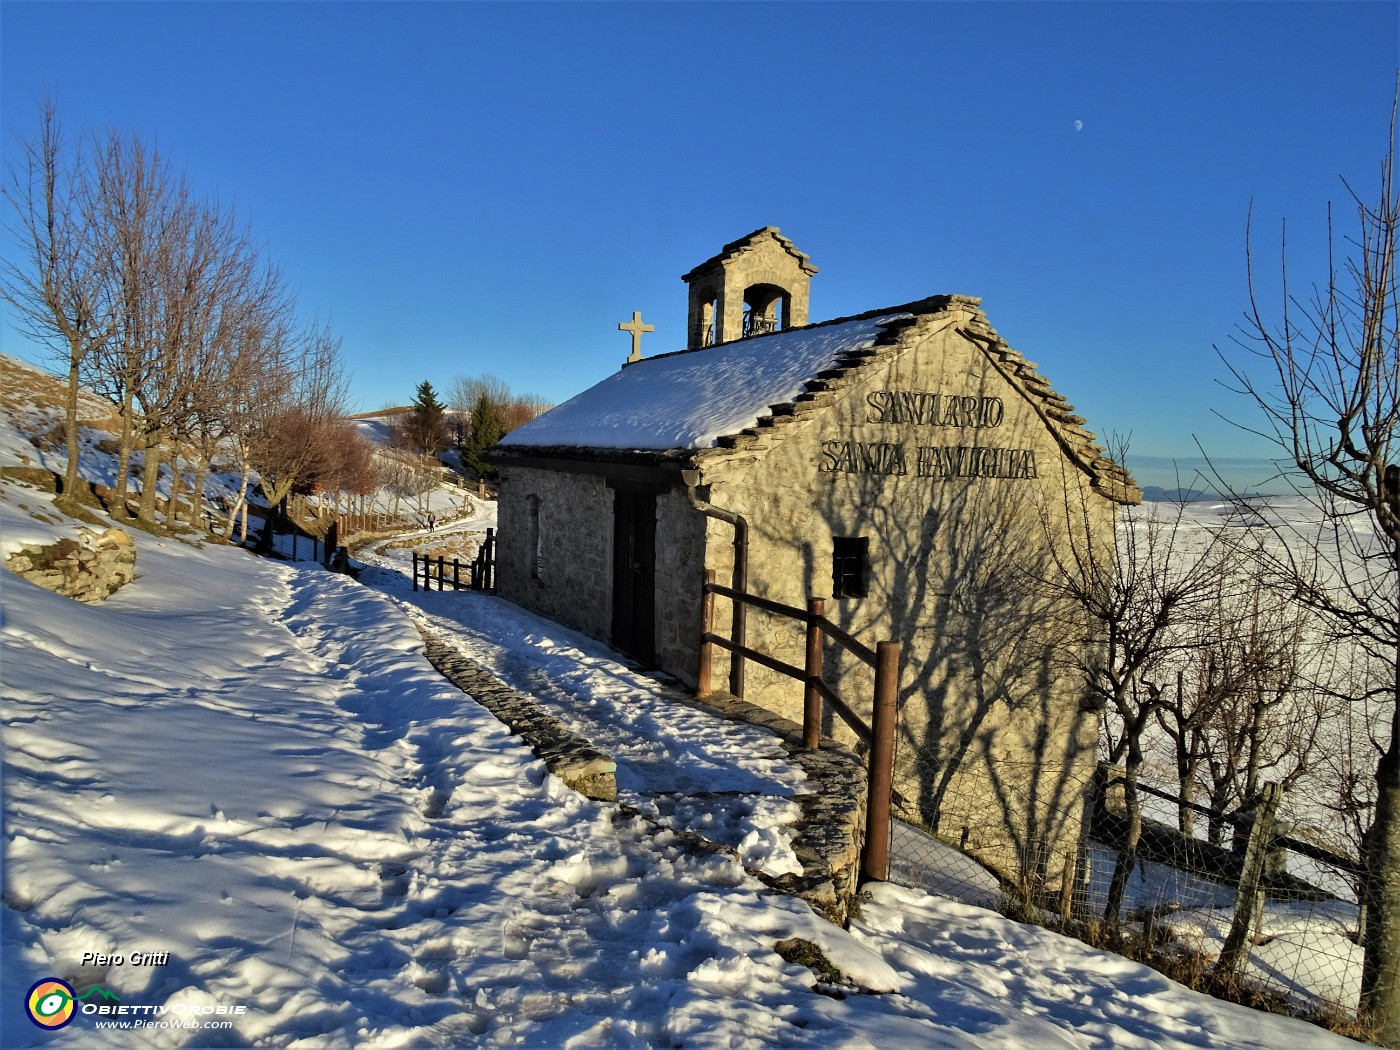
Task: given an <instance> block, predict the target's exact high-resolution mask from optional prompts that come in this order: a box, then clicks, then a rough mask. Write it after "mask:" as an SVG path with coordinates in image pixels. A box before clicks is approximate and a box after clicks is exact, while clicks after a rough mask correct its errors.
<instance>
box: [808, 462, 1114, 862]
mask: <svg viewBox="0 0 1400 1050" xmlns="http://www.w3.org/2000/svg"><path fill="white" fill-rule="evenodd" d="M822 478H823V479H824V480H825V479H829V487H828V488H827V490H826V492H824V493H823V494H822V497H821V499H820V501H819V503H818V508H817V509H818V511H819V513H821V514H822V516H823V517H824V518H825V520H826V522H827V525H828V526H829V527H830V529H831V531H832V535H834V536H868V537H870V549H871V562H872V565H871V572H870V582H871V587H870V591H869V593H868V595H867V596H866V597H865V598H861V599H855V600H843V601H836V602H833V603H830V605H829V606H828V616H829V617H830V618H831V619H832V620H833V621H835V622H837V623H839V624H840V625H841V626H842V627H843V628H844V629H845V630H847V631H849V632H850V633H851V634H853V635H854V636H856V637H857V638H860V639H862V640H863V641H865V642H866V643H867V644H870V645H872V647H873V643H874V641H875V640H876V639H877V638H885V637H891V636H892V637H894V638H895V640H897V641H899V642H900V644H901V646H902V652H901V663H902V672H901V680H900V690H899V728H898V737H897V759H896V765H897V768H896V782H897V784H898V785H899V786H900V789H901V790H902V791H905V792H906V793H907V797H908V804H909V806H910V807H911V808H912V809H913V810H914V815H916V816H917V818H918V819H919V820H920V822H922V823H923V824H925V825H927V826H928V827H930V828H933V829H935V830H938V831H942V832H944V833H945V837H951V836H952V833H954V832H955V831H956V830H957V829H958V828H959V826H961V827H967V826H968V825H969V824H970V825H972V826H973V827H976V828H978V829H979V834H980V835H981V837H982V838H984V839H986V840H987V841H988V842H990V841H992V840H993V839H995V840H996V843H995V846H994V847H989V849H990V850H991V854H994V858H993V856H991V855H989V856H988V858H987V859H988V860H989V861H991V862H993V863H994V864H995V866H997V867H999V868H1001V869H1003V871H1004V873H1008V874H1011V872H1007V871H1006V869H1008V868H1015V869H1016V870H1015V872H1014V875H1015V876H1016V877H1017V878H1018V879H1024V878H1025V877H1026V876H1027V875H1028V874H1029V872H1028V871H1027V870H1026V863H1025V862H1026V861H1030V860H1032V859H1033V858H1036V857H1041V856H1043V855H1044V854H1045V852H1046V843H1047V842H1052V841H1061V840H1062V838H1063V836H1064V835H1066V834H1069V833H1071V832H1072V833H1074V834H1077V829H1078V827H1079V819H1080V816H1081V814H1082V802H1081V794H1082V791H1083V789H1084V784H1083V783H1081V781H1082V780H1083V777H1082V776H1081V774H1082V769H1083V765H1084V757H1083V756H1084V750H1085V748H1086V746H1087V747H1088V748H1089V753H1090V757H1092V733H1090V734H1089V736H1088V737H1087V739H1086V736H1085V732H1084V728H1083V727H1084V724H1085V723H1084V716H1083V715H1082V713H1081V705H1080V700H1081V693H1082V689H1081V688H1080V686H1079V682H1078V679H1077V677H1076V676H1075V674H1074V666H1073V661H1072V660H1071V659H1070V658H1069V654H1070V653H1072V652H1073V651H1074V649H1075V648H1076V647H1077V646H1078V645H1079V644H1081V643H1082V641H1083V638H1084V635H1083V633H1082V629H1081V628H1079V627H1078V626H1077V625H1076V621H1075V617H1074V611H1073V609H1072V608H1071V607H1069V606H1068V605H1067V603H1066V602H1065V601H1064V599H1063V597H1062V596H1058V595H1057V594H1056V593H1055V592H1054V591H1053V589H1052V588H1049V587H1047V586H1046V585H1045V582H1044V581H1045V580H1046V579H1048V578H1049V577H1050V568H1051V565H1052V562H1053V559H1052V558H1051V555H1050V551H1049V548H1048V545H1047V544H1048V542H1049V541H1050V539H1051V537H1050V536H1049V535H1048V533H1047V529H1046V515H1045V514H1044V509H1043V507H1042V506H1041V503H1042V501H1043V499H1044V498H1045V497H1044V493H1045V491H1046V486H1045V485H1044V482H1043V481H1034V480H1018V479H1010V478H980V477H971V478H968V477H956V478H945V479H940V478H918V477H912V476H885V475H866V474H837V475H822ZM897 487H898V488H897ZM914 508H920V509H921V510H922V515H921V516H917V517H916V515H915V513H914ZM811 561H813V562H816V563H817V564H816V565H814V566H813V571H814V572H818V571H820V567H821V566H820V559H812V560H811ZM807 582H808V585H809V587H811V588H814V589H815V590H814V591H810V590H809V593H822V588H823V587H824V586H825V587H829V586H830V580H829V579H827V580H823V579H821V578H820V577H818V578H816V579H812V580H809V581H807ZM886 612H889V614H890V620H884V619H883V617H884V614H885V613H886ZM891 620H892V621H893V627H892V626H891ZM829 660H830V663H829V664H828V666H832V667H834V668H835V669H836V671H837V674H838V675H839V676H841V680H842V681H843V683H844V682H845V681H849V680H851V679H852V678H856V679H859V678H861V677H862V673H863V667H861V668H856V667H854V666H853V665H854V662H855V661H854V658H852V657H850V656H849V655H848V654H845V653H844V650H836V651H833V652H831V653H830V654H829ZM843 692H844V694H845V695H846V696H847V699H848V700H849V701H852V702H854V703H856V704H858V710H859V711H860V713H861V714H862V715H863V716H864V717H867V718H868V717H869V714H870V710H869V700H868V697H869V695H870V691H869V690H868V689H866V688H858V689H851V690H849V691H843ZM1003 825H1004V826H1003ZM966 834H967V833H966V832H964V837H965V836H966ZM973 845H974V847H975V845H976V843H974V844H973ZM1034 866H1035V867H1040V866H1043V862H1041V861H1035V862H1034Z"/></svg>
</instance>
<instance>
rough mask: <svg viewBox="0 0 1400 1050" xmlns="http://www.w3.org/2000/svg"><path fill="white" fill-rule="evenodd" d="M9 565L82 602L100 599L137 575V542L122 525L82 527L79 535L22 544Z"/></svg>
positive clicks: (7, 566)
mask: <svg viewBox="0 0 1400 1050" xmlns="http://www.w3.org/2000/svg"><path fill="white" fill-rule="evenodd" d="M5 568H7V569H9V570H10V571H11V572H13V573H15V574H16V575H17V576H22V577H23V578H24V579H26V580H28V581H29V582H30V583H36V584H38V585H39V586H40V587H44V588H46V589H47V590H50V591H55V592H57V593H58V594H62V595H65V596H66V597H69V598H74V599H76V600H78V601H80V602H100V601H102V600H103V599H104V598H106V597H108V596H109V595H110V594H112V593H113V592H114V591H116V590H117V588H119V587H122V586H124V585H126V584H128V583H130V582H131V581H132V580H133V579H135V577H136V544H135V542H133V540H132V539H131V537H130V536H128V535H127V534H126V533H125V532H123V531H122V530H121V529H107V530H106V531H105V532H100V533H99V532H96V531H94V530H93V529H79V530H78V538H77V539H62V540H59V541H58V542H56V543H51V544H48V545H47V546H40V545H30V546H26V547H21V548H20V549H19V550H17V551H15V552H14V553H12V554H10V555H9V557H7V558H6V559H5Z"/></svg>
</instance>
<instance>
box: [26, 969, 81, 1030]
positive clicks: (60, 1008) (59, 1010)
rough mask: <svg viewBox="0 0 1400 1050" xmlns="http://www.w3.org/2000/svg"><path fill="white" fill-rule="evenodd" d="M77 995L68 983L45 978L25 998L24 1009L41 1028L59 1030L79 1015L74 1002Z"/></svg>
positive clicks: (55, 978)
mask: <svg viewBox="0 0 1400 1050" xmlns="http://www.w3.org/2000/svg"><path fill="white" fill-rule="evenodd" d="M76 999H77V994H76V993H75V992H74V991H73V986H72V985H71V984H69V983H68V982H67V981H60V980H59V979H58V978H57V977H45V978H44V979H43V980H42V981H35V982H34V987H32V988H30V989H29V995H27V996H26V997H25V1000H24V1009H25V1012H26V1013H28V1014H29V1019H30V1020H31V1021H33V1022H34V1023H35V1024H37V1025H38V1026H39V1027H40V1028H48V1029H58V1028H62V1027H63V1026H64V1025H66V1024H68V1022H69V1021H71V1020H73V1015H74V1014H75V1013H77V1007H76V1006H75V1005H74V1001H75V1000H76Z"/></svg>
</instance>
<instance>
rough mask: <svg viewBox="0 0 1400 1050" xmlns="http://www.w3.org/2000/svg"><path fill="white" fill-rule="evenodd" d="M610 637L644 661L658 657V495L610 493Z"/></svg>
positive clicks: (650, 660) (619, 491) (626, 651)
mask: <svg viewBox="0 0 1400 1050" xmlns="http://www.w3.org/2000/svg"><path fill="white" fill-rule="evenodd" d="M613 496H614V502H613V615H612V643H613V645H614V646H615V647H616V648H618V649H620V650H621V651H622V652H624V653H627V654H628V655H630V656H635V657H636V658H637V659H638V660H641V661H642V662H644V663H653V662H655V660H656V497H655V496H654V495H652V494H651V493H649V492H625V491H623V490H621V489H619V490H617V491H615V492H614V494H613Z"/></svg>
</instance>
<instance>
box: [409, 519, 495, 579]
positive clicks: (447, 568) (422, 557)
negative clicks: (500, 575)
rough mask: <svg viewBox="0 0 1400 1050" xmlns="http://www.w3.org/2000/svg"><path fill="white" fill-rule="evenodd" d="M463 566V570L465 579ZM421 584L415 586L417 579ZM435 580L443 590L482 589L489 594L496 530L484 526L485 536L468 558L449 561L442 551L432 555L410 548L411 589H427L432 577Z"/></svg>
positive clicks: (493, 565) (493, 571) (492, 573)
mask: <svg viewBox="0 0 1400 1050" xmlns="http://www.w3.org/2000/svg"><path fill="white" fill-rule="evenodd" d="M463 569H465V570H466V573H465V579H464V578H463V571H462V570H463ZM420 580H421V581H422V582H423V586H422V587H421V588H420V587H419V586H418V582H419V581H420ZM434 580H436V581H437V589H438V590H440V591H441V590H446V589H447V587H449V586H450V587H451V588H452V589H453V590H454V591H460V590H463V589H465V590H469V591H486V592H488V593H490V594H495V593H496V530H495V529H487V530H486V539H485V540H483V541H482V543H481V546H480V547H478V548H477V551H476V557H474V558H473V559H472V560H471V561H466V562H464V561H462V560H461V559H459V558H455V557H454V558H452V559H451V560H450V561H449V560H448V559H447V557H446V556H445V555H442V554H439V555H438V556H437V557H436V558H434V557H433V556H432V555H428V554H419V553H418V552H417V551H414V552H413V589H414V590H415V591H417V590H424V591H431V590H432V589H433V581H434Z"/></svg>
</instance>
